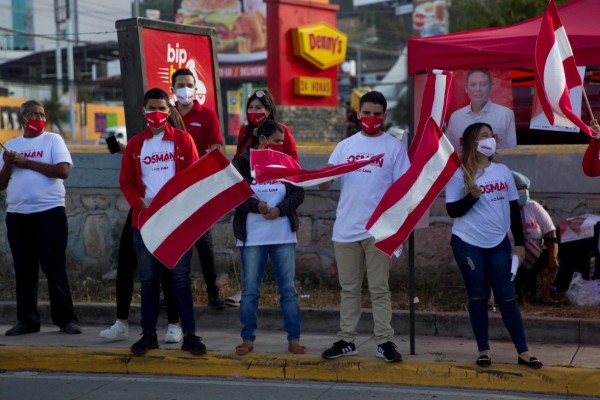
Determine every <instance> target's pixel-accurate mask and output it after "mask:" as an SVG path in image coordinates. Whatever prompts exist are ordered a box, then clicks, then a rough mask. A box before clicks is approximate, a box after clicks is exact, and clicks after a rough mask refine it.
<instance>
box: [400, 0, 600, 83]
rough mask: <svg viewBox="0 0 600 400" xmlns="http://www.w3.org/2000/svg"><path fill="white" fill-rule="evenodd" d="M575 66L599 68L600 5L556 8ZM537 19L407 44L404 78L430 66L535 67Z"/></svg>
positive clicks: (588, 1) (587, 1)
mask: <svg viewBox="0 0 600 400" xmlns="http://www.w3.org/2000/svg"><path fill="white" fill-rule="evenodd" d="M558 11H559V14H560V18H561V20H562V22H563V25H564V27H565V30H566V31H567V35H568V36H569V41H570V42H571V47H572V48H573V53H574V54H575V60H576V61H577V64H578V65H586V66H592V65H593V66H597V65H600V27H599V26H598V24H599V21H600V1H599V0H573V1H571V2H569V3H567V4H565V5H563V6H562V7H560V8H559V9H558ZM540 19H541V16H537V17H534V18H531V19H528V20H526V21H523V22H520V23H518V24H514V25H510V26H505V27H501V28H485V29H476V30H472V31H466V32H457V33H451V34H448V35H441V36H431V37H427V38H421V39H410V40H409V41H408V74H409V75H411V76H412V75H415V74H417V73H419V72H421V71H423V70H429V69H433V68H440V69H447V70H457V69H469V68H499V69H502V68H503V69H515V68H526V69H533V59H534V55H533V54H534V49H535V40H536V38H537V35H538V32H539V29H540Z"/></svg>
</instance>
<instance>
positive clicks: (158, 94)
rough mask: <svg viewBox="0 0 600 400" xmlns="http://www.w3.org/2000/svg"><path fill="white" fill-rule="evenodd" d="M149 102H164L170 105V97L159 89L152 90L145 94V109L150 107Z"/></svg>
mask: <svg viewBox="0 0 600 400" xmlns="http://www.w3.org/2000/svg"><path fill="white" fill-rule="evenodd" d="M148 100H164V101H165V102H166V103H167V106H168V105H169V95H168V94H167V92H165V91H164V90H162V89H159V88H152V89H150V90H148V91H147V92H146V94H144V107H145V106H147V105H148Z"/></svg>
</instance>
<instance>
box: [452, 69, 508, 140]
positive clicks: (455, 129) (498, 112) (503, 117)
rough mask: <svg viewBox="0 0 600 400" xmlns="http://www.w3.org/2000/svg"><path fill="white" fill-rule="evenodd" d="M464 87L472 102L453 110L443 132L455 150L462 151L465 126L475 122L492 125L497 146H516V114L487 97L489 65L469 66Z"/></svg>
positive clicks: (488, 93) (489, 75) (489, 82)
mask: <svg viewBox="0 0 600 400" xmlns="http://www.w3.org/2000/svg"><path fill="white" fill-rule="evenodd" d="M465 91H466V92H467V96H469V100H471V103H470V104H468V105H466V106H465V107H463V108H460V109H458V110H456V111H454V112H453V113H452V115H451V116H450V120H449V121H448V126H447V128H446V132H445V133H446V136H447V137H448V140H450V143H452V146H454V148H455V149H456V150H457V151H459V152H460V151H462V135H463V132H464V131H465V128H466V127H467V126H469V125H471V124H474V123H476V122H485V123H487V124H489V125H491V126H492V130H493V132H492V133H493V134H494V136H495V137H496V141H497V142H498V144H497V148H498V149H511V148H513V147H516V146H517V133H516V129H515V114H514V112H513V111H512V110H511V109H510V108H508V107H504V106H501V105H499V104H496V103H493V102H492V101H491V100H490V92H491V91H492V75H491V73H490V71H489V70H488V69H471V70H469V72H467V79H466V83H465Z"/></svg>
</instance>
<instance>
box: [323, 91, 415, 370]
mask: <svg viewBox="0 0 600 400" xmlns="http://www.w3.org/2000/svg"><path fill="white" fill-rule="evenodd" d="M386 108H387V102H386V100H385V97H384V96H383V95H382V94H381V93H379V92H376V91H372V92H369V93H366V94H364V95H363V96H362V97H361V99H360V111H359V113H358V118H359V120H360V125H361V129H362V130H361V131H360V132H357V133H356V134H354V135H352V136H351V137H349V138H347V139H344V140H342V141H341V142H340V143H338V145H337V146H336V147H335V149H334V151H333V153H332V154H331V156H330V157H329V162H328V165H337V164H342V163H345V162H348V161H350V160H354V159H363V158H365V157H371V156H375V155H378V154H382V153H383V154H384V155H383V158H382V159H381V160H379V161H377V162H374V163H373V164H370V165H368V166H366V167H363V168H361V169H359V170H356V171H354V172H350V173H348V174H345V175H342V176H341V177H340V178H339V179H340V198H339V203H338V207H337V211H336V219H335V224H334V226H333V245H334V250H335V258H336V261H337V269H338V277H339V282H340V286H341V292H340V297H341V299H340V300H341V302H340V331H339V332H338V335H337V338H338V341H337V342H335V343H334V344H333V346H332V347H331V348H329V349H327V350H325V351H324V352H323V354H322V356H323V358H328V359H330V358H338V357H342V356H350V355H356V354H358V352H357V350H356V345H355V344H354V341H355V339H356V326H357V325H358V321H359V319H360V315H361V287H362V281H363V277H364V274H365V271H366V274H367V280H368V283H369V292H370V294H371V307H372V310H373V320H374V328H373V332H374V337H373V340H374V341H375V343H376V344H377V352H376V356H377V357H380V358H383V359H384V360H385V361H387V362H396V361H400V360H402V356H401V355H400V353H399V352H398V351H396V345H395V344H394V342H393V341H392V340H393V338H394V330H393V328H392V326H391V320H392V305H391V296H390V289H389V282H388V281H389V273H390V263H391V260H390V259H389V257H388V256H387V255H386V254H384V253H383V252H381V251H379V250H378V249H377V248H376V247H375V239H374V238H373V237H372V236H371V235H370V234H369V232H367V230H366V229H365V226H366V224H367V222H368V220H369V218H370V217H371V215H372V214H373V211H374V210H375V208H376V207H377V204H378V203H379V201H380V200H381V198H382V197H383V195H384V193H385V192H386V191H387V189H388V188H389V187H390V185H392V183H393V182H394V181H396V180H397V179H398V178H400V177H401V176H402V174H404V172H406V170H407V169H408V167H409V165H410V162H409V160H408V155H407V154H406V148H405V147H404V145H403V144H402V142H400V141H399V140H398V139H396V138H394V137H393V136H391V135H389V134H388V133H386V132H383V131H382V130H381V129H382V126H383V122H384V121H385V118H386ZM332 182H333V181H329V182H326V183H323V184H321V185H319V187H320V189H322V190H326V189H328V188H329V187H330V186H331V184H332Z"/></svg>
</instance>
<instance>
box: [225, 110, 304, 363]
mask: <svg viewBox="0 0 600 400" xmlns="http://www.w3.org/2000/svg"><path fill="white" fill-rule="evenodd" d="M283 140H284V130H283V128H282V127H281V125H279V124H278V123H277V122H275V121H272V120H267V121H265V122H263V123H262V124H261V125H260V126H259V127H258V128H257V129H255V131H254V133H253V135H252V145H251V147H252V148H253V149H259V150H261V149H267V148H271V146H279V145H281V144H282V143H283ZM250 151H251V150H250V148H248V149H246V151H245V152H244V153H242V155H241V156H240V157H238V158H237V159H236V161H235V167H236V168H237V169H238V170H239V171H240V173H241V174H242V176H243V177H244V178H245V179H246V180H247V181H248V183H249V184H250V186H251V187H252V189H253V190H254V193H255V196H254V197H251V198H249V199H248V200H246V201H245V202H244V203H242V204H241V205H240V206H238V207H237V208H236V210H235V215H234V218H233V233H234V235H235V237H236V239H237V246H239V248H240V256H241V261H242V300H241V302H240V321H241V323H242V326H243V327H242V332H241V337H242V340H243V341H242V343H241V344H239V345H238V346H237V347H236V349H235V351H236V353H237V354H238V355H245V354H248V353H249V352H251V351H252V350H253V349H254V339H256V336H255V334H254V332H255V330H256V327H257V324H256V319H257V313H258V301H259V298H260V286H261V282H262V278H263V276H264V273H265V268H266V264H267V258H268V257H270V258H271V264H272V268H273V274H274V276H275V280H276V281H277V289H278V291H279V305H280V306H281V311H282V313H283V325H284V329H285V331H286V332H287V339H288V350H289V351H290V352H292V353H294V354H304V353H306V347H304V346H302V345H301V344H300V306H299V304H298V292H297V291H296V287H295V284H294V279H295V275H296V264H295V253H296V241H297V240H296V231H297V230H298V214H297V213H296V210H297V208H298V207H299V206H300V204H302V202H303V201H304V189H302V188H301V187H298V186H294V185H291V184H289V183H287V182H281V181H269V182H264V183H260V184H259V183H257V182H256V180H255V179H253V178H252V176H251V171H250Z"/></svg>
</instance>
